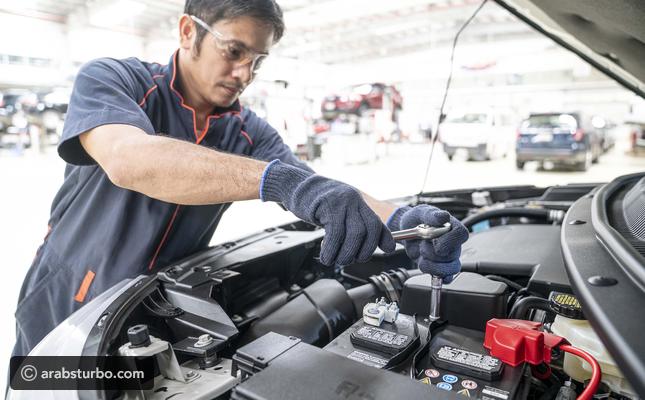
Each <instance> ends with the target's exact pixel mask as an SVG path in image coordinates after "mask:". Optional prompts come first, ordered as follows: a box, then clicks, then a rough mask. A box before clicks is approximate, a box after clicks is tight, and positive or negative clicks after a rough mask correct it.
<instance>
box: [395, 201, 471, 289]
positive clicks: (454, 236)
mask: <svg viewBox="0 0 645 400" xmlns="http://www.w3.org/2000/svg"><path fill="white" fill-rule="evenodd" d="M446 222H450V224H451V225H452V229H451V230H450V232H447V233H445V234H443V235H442V236H440V237H438V238H435V239H425V240H424V239H414V240H406V241H404V244H405V251H406V253H407V254H408V257H410V259H411V260H412V261H414V262H416V264H417V266H418V267H419V269H420V270H421V271H422V272H424V273H426V274H430V275H436V276H440V277H442V278H443V281H444V283H450V282H452V279H453V276H454V275H455V274H457V273H458V272H459V271H460V270H461V262H460V261H459V256H460V255H461V245H462V244H463V243H464V242H465V241H466V240H468V230H467V229H466V228H465V227H464V226H463V225H462V224H461V222H459V220H458V219H457V218H455V217H453V216H451V215H450V213H448V211H444V210H440V209H438V208H437V207H433V206H429V205H420V206H416V207H408V206H406V207H401V208H398V209H397V210H396V211H394V213H392V215H391V216H390V218H389V219H388V221H387V227H388V228H389V229H390V230H391V231H398V230H400V229H411V228H414V227H415V226H417V225H420V224H427V225H430V226H443V225H444V224H445V223H446Z"/></svg>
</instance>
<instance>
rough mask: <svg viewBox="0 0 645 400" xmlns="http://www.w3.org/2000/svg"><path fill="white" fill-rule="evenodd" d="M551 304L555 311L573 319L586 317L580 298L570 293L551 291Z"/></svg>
mask: <svg viewBox="0 0 645 400" xmlns="http://www.w3.org/2000/svg"><path fill="white" fill-rule="evenodd" d="M549 306H550V307H551V310H553V312H555V313H557V314H558V315H562V316H563V317H567V318H571V319H585V316H584V314H583V313H582V306H580V302H579V301H578V298H577V297H576V296H574V295H572V294H569V293H562V292H551V294H549Z"/></svg>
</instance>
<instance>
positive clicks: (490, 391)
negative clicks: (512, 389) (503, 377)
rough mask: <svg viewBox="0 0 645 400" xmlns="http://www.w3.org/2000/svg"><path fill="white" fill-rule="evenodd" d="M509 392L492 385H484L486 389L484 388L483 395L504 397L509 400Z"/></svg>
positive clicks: (503, 399)
mask: <svg viewBox="0 0 645 400" xmlns="http://www.w3.org/2000/svg"><path fill="white" fill-rule="evenodd" d="M509 394H510V393H509V392H507V391H506V390H502V389H498V388H494V387H491V386H486V387H484V390H482V395H488V396H493V397H495V398H498V399H502V400H507V399H508V395H509Z"/></svg>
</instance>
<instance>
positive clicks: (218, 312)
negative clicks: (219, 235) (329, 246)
mask: <svg viewBox="0 0 645 400" xmlns="http://www.w3.org/2000/svg"><path fill="white" fill-rule="evenodd" d="M625 179H626V182H627V183H628V184H629V185H631V186H633V188H632V191H633V192H638V191H642V190H643V188H645V179H642V178H641V177H638V176H637V177H634V176H628V177H626V178H625ZM603 187H604V186H603V185H597V184H580V185H566V186H554V187H548V188H536V187H533V186H524V187H498V188H488V189H478V190H459V191H450V192H439V193H430V194H423V195H419V196H411V197H408V198H402V199H396V200H395V202H397V203H398V204H410V205H416V204H432V205H435V206H437V207H440V208H443V209H446V210H448V211H450V212H451V213H452V214H453V215H454V216H455V217H457V218H459V219H460V220H461V221H462V222H463V223H464V225H465V226H466V227H467V228H468V229H469V230H470V231H471V236H470V238H469V240H468V241H467V242H466V243H465V244H464V246H463V250H462V256H461V262H462V272H461V273H460V274H459V275H457V277H456V278H455V279H454V281H453V282H451V283H450V284H444V285H443V288H442V291H441V309H440V315H441V319H440V320H439V321H430V320H429V319H428V312H429V309H430V292H431V286H432V283H431V279H430V276H428V275H424V274H422V273H421V272H420V271H419V270H418V269H415V267H414V265H412V263H411V261H410V259H409V258H408V257H407V256H406V254H405V251H404V249H403V246H401V245H397V250H396V252H395V253H392V254H385V253H382V252H381V253H379V251H378V250H377V252H376V253H375V254H374V256H373V258H372V259H371V260H370V261H369V262H367V263H364V264H355V265H347V266H336V267H326V266H324V265H322V264H320V263H319V262H318V260H317V254H318V251H319V250H320V242H321V240H322V238H323V235H324V231H323V230H322V229H319V228H317V227H315V226H312V225H309V224H306V223H304V222H294V223H291V224H287V225H283V226H280V227H276V228H269V229H266V230H264V231H261V232H258V233H256V234H254V235H251V236H249V237H246V238H244V239H241V240H238V241H235V242H229V243H224V244H221V245H218V246H215V247H211V248H209V249H207V250H206V251H204V252H201V253H198V254H195V255H194V256H191V257H190V258H188V259H185V260H183V261H181V262H178V263H176V264H175V265H171V266H169V267H167V268H164V269H163V270H161V271H160V272H159V273H157V274H156V275H152V276H142V277H139V278H138V279H135V280H132V281H130V282H128V283H127V284H125V286H123V288H122V289H121V290H120V292H119V293H116V294H114V293H110V294H109V295H111V296H112V298H111V300H110V301H109V302H107V303H105V305H104V306H103V308H101V309H99V310H98V312H99V314H97V315H99V317H98V318H96V319H95V320H94V321H96V322H95V323H94V322H93V323H91V325H88V326H89V328H88V334H87V338H86V339H85V341H84V343H83V344H82V346H83V347H82V355H84V356H104V355H121V356H134V357H137V358H141V359H152V360H154V362H155V372H156V374H155V375H156V376H155V377H154V382H153V385H152V386H153V388H152V389H139V390H123V391H116V392H115V391H107V390H106V391H79V393H78V395H79V397H80V398H97V397H98V398H126V399H128V398H147V399H170V398H173V399H183V398H186V399H238V400H241V399H305V398H306V399H329V398H338V399H391V398H395V397H404V398H455V396H457V395H462V396H466V397H472V398H478V399H486V400H510V399H545V400H546V399H553V398H557V399H574V398H590V397H585V396H588V390H587V389H589V387H590V386H592V385H595V387H594V389H595V390H596V397H597V396H601V397H602V398H613V399H623V398H624V399H636V398H639V395H638V394H637V393H638V392H637V391H636V390H641V388H640V386H642V384H641V383H638V381H637V380H634V376H635V375H634V374H635V372H634V371H633V370H632V368H631V367H630V368H628V369H629V374H630V375H631V376H630V378H631V379H630V380H629V382H628V380H627V378H626V375H624V374H623V372H625V371H624V370H622V366H621V369H619V368H618V364H617V362H616V361H614V357H612V356H611V355H610V354H609V352H608V350H607V349H606V348H605V344H603V342H606V341H605V340H603V341H601V339H600V338H599V336H600V337H603V338H606V335H605V334H604V333H603V332H602V330H598V329H596V328H595V327H596V325H594V327H592V324H590V322H594V324H595V323H596V321H595V320H594V321H588V320H587V317H588V310H589V309H588V308H587V307H586V303H585V300H584V299H583V298H580V297H578V295H579V293H581V291H580V290H579V288H578V287H576V286H575V285H572V283H571V281H570V276H572V275H571V272H570V271H569V269H571V268H575V266H574V265H569V264H571V262H567V254H568V252H571V249H568V250H567V249H566V248H565V249H563V245H564V247H568V245H569V244H570V243H568V242H563V240H564V238H565V236H564V235H565V233H563V231H564V229H565V228H564V227H565V226H567V227H573V228H575V227H576V226H577V225H582V224H583V223H584V221H583V222H582V223H581V222H580V220H579V219H575V220H569V215H570V214H571V212H572V211H571V210H572V208H573V207H574V205H576V204H579V203H580V202H581V201H584V200H589V199H590V198H592V197H594V195H595V193H597V192H598V191H599V190H602V189H601V188H603ZM630 193H631V192H630ZM625 196H626V197H627V198H630V197H629V194H628V195H625ZM634 196H635V195H632V198H638V196H636V197H634ZM641 197H642V193H641ZM634 201H641V200H634ZM631 204H633V202H632V203H631ZM644 209H645V208H644ZM576 221H578V222H576ZM589 225H590V224H589ZM567 229H569V228H567ZM563 253H564V255H565V256H563ZM582 293H584V291H582ZM641 296H642V294H641ZM88 307H91V305H89V306H88ZM73 317H74V316H73ZM86 319H88V318H86ZM89 319H91V318H89ZM589 319H590V320H591V319H592V318H589ZM569 344H570V346H569ZM574 346H575V347H576V348H578V349H581V350H583V351H585V352H587V353H588V354H592V355H593V358H594V359H595V360H596V361H597V364H598V366H599V368H602V379H601V381H598V382H596V383H594V382H593V381H594V380H595V379H596V378H597V377H596V375H597V372H598V371H596V370H595V368H590V367H589V364H587V363H584V362H582V361H581V359H580V358H579V357H578V356H577V355H575V354H576V353H573V354H569V353H571V352H572V351H567V349H568V348H570V347H574ZM631 351H632V352H633V353H634V354H638V351H639V349H638V348H632V349H631ZM565 353H566V354H565ZM612 354H614V353H612ZM640 358H642V355H641V357H640ZM640 361H641V362H642V360H640ZM623 365H625V364H623ZM638 373H639V372H636V374H638ZM585 393H587V394H585Z"/></svg>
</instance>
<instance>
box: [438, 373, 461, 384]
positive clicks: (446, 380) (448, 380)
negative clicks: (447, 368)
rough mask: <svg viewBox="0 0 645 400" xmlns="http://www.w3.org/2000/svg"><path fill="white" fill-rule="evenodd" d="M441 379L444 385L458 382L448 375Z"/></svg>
mask: <svg viewBox="0 0 645 400" xmlns="http://www.w3.org/2000/svg"><path fill="white" fill-rule="evenodd" d="M442 379H443V381H444V382H446V383H456V382H457V381H458V380H459V378H457V377H456V376H454V375H448V374H446V375H444V376H443V378H442Z"/></svg>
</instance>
